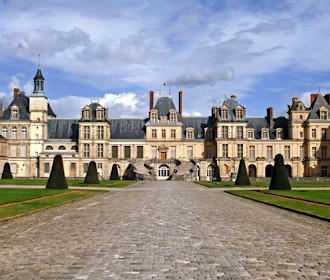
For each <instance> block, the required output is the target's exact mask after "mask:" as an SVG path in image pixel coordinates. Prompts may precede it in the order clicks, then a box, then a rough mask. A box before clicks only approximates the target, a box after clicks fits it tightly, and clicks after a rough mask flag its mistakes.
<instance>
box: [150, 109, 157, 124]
mask: <svg viewBox="0 0 330 280" xmlns="http://www.w3.org/2000/svg"><path fill="white" fill-rule="evenodd" d="M150 121H151V122H157V121H158V111H157V110H150Z"/></svg>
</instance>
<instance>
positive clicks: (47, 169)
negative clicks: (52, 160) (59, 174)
mask: <svg viewBox="0 0 330 280" xmlns="http://www.w3.org/2000/svg"><path fill="white" fill-rule="evenodd" d="M44 172H45V173H49V162H45V164H44Z"/></svg>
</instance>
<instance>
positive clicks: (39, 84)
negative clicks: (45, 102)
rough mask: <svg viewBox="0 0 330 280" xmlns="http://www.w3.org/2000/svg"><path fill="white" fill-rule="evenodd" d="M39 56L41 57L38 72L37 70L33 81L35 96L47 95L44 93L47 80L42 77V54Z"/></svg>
mask: <svg viewBox="0 0 330 280" xmlns="http://www.w3.org/2000/svg"><path fill="white" fill-rule="evenodd" d="M38 56H39V64H38V70H37V73H36V75H35V77H34V79H33V80H34V90H33V95H44V94H45V92H44V82H45V79H44V77H43V76H42V73H41V68H40V54H39V55H38Z"/></svg>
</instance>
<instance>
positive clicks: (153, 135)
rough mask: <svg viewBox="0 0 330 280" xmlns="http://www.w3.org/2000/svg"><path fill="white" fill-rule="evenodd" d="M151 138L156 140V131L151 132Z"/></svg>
mask: <svg viewBox="0 0 330 280" xmlns="http://www.w3.org/2000/svg"><path fill="white" fill-rule="evenodd" d="M151 134H152V135H151V137H152V138H157V130H156V129H153V130H152V131H151Z"/></svg>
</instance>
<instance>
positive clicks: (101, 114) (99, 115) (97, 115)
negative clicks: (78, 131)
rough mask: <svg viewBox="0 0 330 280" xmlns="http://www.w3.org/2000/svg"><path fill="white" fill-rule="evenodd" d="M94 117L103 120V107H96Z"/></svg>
mask: <svg viewBox="0 0 330 280" xmlns="http://www.w3.org/2000/svg"><path fill="white" fill-rule="evenodd" d="M96 118H97V119H98V120H103V119H104V110H103V108H98V109H97V111H96Z"/></svg>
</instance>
